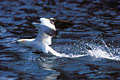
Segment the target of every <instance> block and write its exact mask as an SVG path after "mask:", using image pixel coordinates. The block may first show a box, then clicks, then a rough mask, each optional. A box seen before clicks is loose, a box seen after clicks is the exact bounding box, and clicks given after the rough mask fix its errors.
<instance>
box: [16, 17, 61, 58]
mask: <svg viewBox="0 0 120 80" xmlns="http://www.w3.org/2000/svg"><path fill="white" fill-rule="evenodd" d="M40 22H41V23H35V22H33V23H32V24H33V25H34V26H35V27H36V28H37V29H38V30H39V33H38V35H37V37H36V38H35V39H20V40H18V42H19V43H20V44H23V45H25V46H27V47H31V48H32V49H33V51H37V52H43V53H52V54H53V55H56V56H61V54H60V53H58V52H56V51H54V50H53V49H52V48H51V47H50V46H49V45H51V39H52V37H53V36H54V34H55V31H56V28H55V25H54V24H52V22H51V21H50V20H49V19H47V18H40Z"/></svg>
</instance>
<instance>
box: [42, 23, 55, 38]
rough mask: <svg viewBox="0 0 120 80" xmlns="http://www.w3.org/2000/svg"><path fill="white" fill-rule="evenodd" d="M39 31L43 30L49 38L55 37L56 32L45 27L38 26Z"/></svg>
mask: <svg viewBox="0 0 120 80" xmlns="http://www.w3.org/2000/svg"><path fill="white" fill-rule="evenodd" d="M40 28H41V30H43V31H44V32H45V33H46V34H47V35H49V36H55V33H56V30H55V29H52V28H50V27H48V26H45V25H40Z"/></svg>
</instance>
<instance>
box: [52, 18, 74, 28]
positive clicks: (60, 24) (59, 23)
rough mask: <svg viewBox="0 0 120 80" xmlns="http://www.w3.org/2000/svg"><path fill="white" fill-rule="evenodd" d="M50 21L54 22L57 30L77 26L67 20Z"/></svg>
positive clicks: (53, 19)
mask: <svg viewBox="0 0 120 80" xmlns="http://www.w3.org/2000/svg"><path fill="white" fill-rule="evenodd" d="M50 20H52V21H54V24H55V27H56V28H57V29H66V28H69V27H72V26H73V25H75V24H74V23H72V22H70V21H67V20H60V19H55V18H50Z"/></svg>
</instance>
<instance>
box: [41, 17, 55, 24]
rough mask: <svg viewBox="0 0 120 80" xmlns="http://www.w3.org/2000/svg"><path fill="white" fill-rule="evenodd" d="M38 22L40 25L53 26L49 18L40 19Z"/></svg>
mask: <svg viewBox="0 0 120 80" xmlns="http://www.w3.org/2000/svg"><path fill="white" fill-rule="evenodd" d="M40 22H41V24H53V25H54V21H52V20H51V19H49V18H40Z"/></svg>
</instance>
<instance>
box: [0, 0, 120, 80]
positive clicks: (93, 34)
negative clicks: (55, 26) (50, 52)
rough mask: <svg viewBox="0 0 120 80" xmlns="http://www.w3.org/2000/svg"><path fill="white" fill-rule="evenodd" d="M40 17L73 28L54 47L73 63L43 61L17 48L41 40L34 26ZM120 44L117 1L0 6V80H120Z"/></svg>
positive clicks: (8, 0) (42, 0)
mask: <svg viewBox="0 0 120 80" xmlns="http://www.w3.org/2000/svg"><path fill="white" fill-rule="evenodd" d="M40 17H48V18H50V17H54V18H57V19H64V20H68V21H71V22H73V23H75V25H74V26H72V27H70V28H68V29H65V30H61V31H59V33H58V35H57V36H55V37H54V38H53V45H52V47H53V48H54V49H55V50H56V51H58V52H60V53H65V54H66V55H73V57H69V58H65V57H61V58H60V57H56V56H53V57H42V56H40V55H39V54H35V53H32V50H31V49H29V48H26V47H24V46H23V45H19V44H17V43H16V40H18V39H22V38H23V39H24V38H34V37H35V36H36V35H37V29H36V28H35V27H34V26H32V25H31V23H32V22H36V21H39V18H40ZM61 27H62V26H61ZM119 40H120V1H119V0H115V1H114V0H65V1H64V0H0V80H120V41H119ZM75 56H79V57H75Z"/></svg>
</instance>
